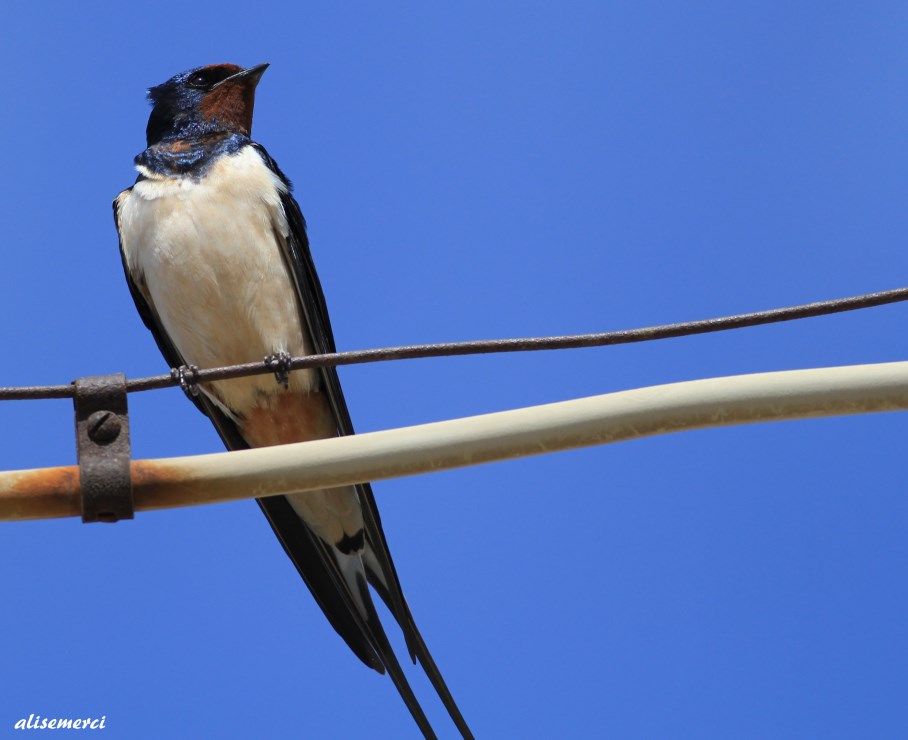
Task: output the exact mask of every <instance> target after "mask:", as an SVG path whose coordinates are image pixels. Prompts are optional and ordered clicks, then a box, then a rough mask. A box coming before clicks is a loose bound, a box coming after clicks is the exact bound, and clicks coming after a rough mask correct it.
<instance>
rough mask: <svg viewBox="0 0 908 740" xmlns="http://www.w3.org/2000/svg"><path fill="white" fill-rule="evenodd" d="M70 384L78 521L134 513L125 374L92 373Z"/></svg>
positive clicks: (111, 519)
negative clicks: (79, 491) (79, 497)
mask: <svg viewBox="0 0 908 740" xmlns="http://www.w3.org/2000/svg"><path fill="white" fill-rule="evenodd" d="M73 385H74V386H75V393H74V394H73V404H74V405H75V411H76V449H77V451H78V455H79V484H80V487H81V489H82V521H83V522H85V523H88V522H117V521H120V520H121V519H132V518H133V516H134V511H133V501H132V480H131V479H130V476H129V462H130V449H129V413H128V411H127V409H126V376H125V375H123V374H122V373H115V374H113V375H94V376H91V377H88V378H77V379H76V380H74V381H73Z"/></svg>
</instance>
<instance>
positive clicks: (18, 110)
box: [0, 1, 908, 738]
mask: <svg viewBox="0 0 908 740" xmlns="http://www.w3.org/2000/svg"><path fill="white" fill-rule="evenodd" d="M906 41H908V7H906V6H905V5H904V3H876V2H869V3H861V4H852V5H850V6H849V5H847V4H839V3H835V4H830V3H811V2H803V3H797V4H789V3H750V2H747V3H733V4H730V3H719V2H713V3H709V2H696V3H655V2H615V3H601V2H597V3H559V4H555V3H551V4H542V3H499V4H488V3H458V4H456V5H455V4H452V5H449V6H447V7H437V6H430V5H427V4H417V3H412V4H408V3H390V4H389V3H382V4H380V5H379V4H371V3H360V4H339V3H308V2H307V3H284V4H280V3H278V4H267V3H261V4H253V5H249V4H245V3H233V2H230V1H228V2H223V3H219V4H217V5H214V6H212V5H206V4H189V5H186V4H172V3H166V2H163V3H156V4H154V5H153V6H152V5H149V6H147V7H144V8H142V7H138V5H137V4H130V3H118V4H109V5H105V6H102V5H101V4H97V5H92V4H87V5H84V6H77V5H73V4H63V3H61V4H57V5H55V4H45V5H39V4H37V3H34V4H27V3H19V4H16V5H13V6H10V7H8V8H6V9H5V11H4V23H3V27H2V29H0V61H2V68H3V69H4V70H5V72H4V94H5V95H6V101H7V103H6V115H4V116H2V117H0V133H2V140H3V141H4V142H5V146H3V147H0V172H2V173H3V177H2V178H0V193H2V198H0V218H2V223H3V225H4V249H5V254H6V255H7V257H6V261H5V269H4V270H3V271H2V272H0V288H2V289H0V314H2V315H3V316H4V317H5V320H4V321H2V322H0V343H2V346H3V347H4V348H5V351H4V352H3V353H2V356H0V385H17V384H23V385H24V384H34V383H61V382H68V381H69V380H71V379H72V378H75V377H77V376H82V375H90V374H95V373H104V372H116V371H122V372H125V373H126V374H127V375H129V376H131V377H140V376H146V375H152V374H158V373H161V372H164V371H165V367H164V365H163V361H162V360H161V359H160V357H159V355H158V352H157V350H156V348H155V346H154V343H153V341H152V339H151V336H150V334H149V333H148V332H147V331H146V330H145V329H144V327H143V326H142V324H141V322H140V320H139V318H138V316H137V315H136V313H135V311H134V309H133V306H132V302H131V299H130V297H129V294H128V291H127V289H126V285H125V282H124V280H123V276H122V270H121V266H120V260H119V255H118V253H117V241H116V234H115V231H114V228H113V223H112V218H111V211H110V201H111V200H112V198H113V197H114V196H115V195H116V194H117V193H118V192H119V191H120V190H121V189H123V188H125V187H127V186H128V185H130V184H131V182H132V181H133V178H134V173H133V171H132V169H131V162H132V158H133V156H134V155H135V154H137V153H138V152H139V151H140V150H141V149H142V148H143V146H144V129H145V122H146V119H147V114H148V109H147V107H146V104H145V102H144V91H145V88H147V87H149V86H151V85H153V84H157V83H159V82H161V81H163V80H165V79H166V78H168V77H169V76H171V75H172V74H174V73H176V72H178V71H180V70H183V69H186V68H189V67H193V66H198V65H202V64H209V63H214V62H225V61H229V62H235V63H238V64H242V65H252V64H256V63H259V62H263V61H269V62H271V63H272V67H271V68H270V69H269V70H268V72H267V73H266V75H265V76H264V78H263V80H262V83H261V85H260V87H259V93H258V98H257V104H256V120H255V126H254V131H253V133H254V136H255V138H256V139H258V140H259V141H261V142H262V143H263V144H264V145H265V146H266V147H267V148H268V150H269V151H270V153H271V154H272V155H273V156H274V157H275V159H276V160H277V161H278V162H279V163H280V165H281V167H282V168H283V169H284V170H285V171H286V172H287V174H288V175H289V176H290V177H291V178H292V179H293V180H294V182H295V184H296V193H297V198H298V199H299V201H300V203H301V205H302V208H303V212H304V213H305V214H306V216H307V218H308V221H309V224H310V236H311V240H312V244H313V253H314V256H315V259H316V264H317V265H318V268H319V272H320V275H321V278H322V282H323V284H324V286H325V291H326V293H327V297H328V302H329V306H330V308H331V316H332V321H333V324H334V329H335V334H336V336H337V341H338V345H339V346H340V348H342V349H358V348H367V347H379V346H384V345H392V344H405V343H411V342H431V341H447V340H452V341H453V340H464V339H474V338H493V337H509V336H528V335H543V334H553V333H579V332H590V331H604V330H610V329H620V328H630V327H635V326H645V325H651V324H657V323H664V322H671V321H682V320H688V319H696V318H704V317H709V316H719V315H724V314H729V313H737V312H744V311H752V310H759V309H764V308H772V307H776V306H783V305H790V304H795V303H802V302H807V301H813V300H821V299H825V298H832V297H837V296H845V295H852V294H858V293H863V292H869V291H874V290H882V289H887V288H894V287H899V286H903V285H905V284H906V277H905V276H906V274H908V255H906V250H905V248H904V245H905V233H906V227H908V213H906V209H905V203H906V201H908V177H906V172H908V149H906V146H905V131H906V130H908V106H906V104H905V100H906V90H908V43H906ZM906 311H908V308H906V307H904V306H898V305H896V306H890V307H885V308H878V309H873V310H870V311H864V312H860V313H855V314H850V315H841V316H835V317H829V318H822V319H813V320H809V321H802V322H798V323H795V324H787V325H778V326H771V327H764V328H756V329H748V330H743V331H739V332H735V333H728V334H721V335H714V336H704V337H696V338H688V339H677V340H670V341H665V342H659V343H652V344H647V345H638V346H628V347H616V348H605V349H592V350H577V351H569V352H558V353H545V354H535V355H507V356H484V357H473V358H456V359H436V360H420V361H412V362H406V363H393V364H386V365H378V366H362V367H355V368H348V369H343V370H342V371H341V378H342V380H343V382H344V386H345V389H346V393H347V399H348V403H349V405H350V408H351V410H352V413H353V416H354V420H355V422H356V424H357V426H358V428H359V429H360V430H361V431H366V430H376V429H385V428H392V427H396V426H401V425H406V424H414V423H419V422H425V421H435V420H440V419H447V418H454V417H459V416H465V415H469V414H474V413H481V412H487V411H496V410H502V409H508V408H515V407H519V406H524V405H531V404H537V403H544V402H549V401H557V400H564V399H569V398H577V397H582V396H585V395H592V394H597V393H605V392H609V391H613V390H621V389H626V388H634V387H639V386H645V385H651V384H656V383H666V382H673V381H679V380H686V379H694V378H703V377H710V376H719V375H727V374H737V373H747V372H757V371H769V370H783V369H793V368H803V367H819V366H829V365H843V364H853V363H865V362H884V361H891V360H902V359H904V358H905V350H904V341H903V336H904V332H903V326H904V319H905V316H906ZM130 410H131V422H132V435H133V445H134V450H133V451H134V455H135V457H137V458H153V457H162V456H176V455H186V454H198V453H204V452H213V451H217V450H219V449H220V444H219V441H218V439H217V437H216V436H215V434H214V432H213V431H212V429H211V428H210V426H209V424H208V423H207V421H206V420H205V419H204V418H203V417H202V416H201V415H200V414H198V413H197V412H196V411H195V409H194V408H193V407H192V406H191V404H189V403H188V402H187V401H186V399H185V398H183V396H182V394H181V393H180V392H179V391H176V390H169V391H159V392H155V393H146V394H140V395H136V396H133V397H132V398H131V399H130ZM0 428H2V429H3V430H5V431H4V433H3V441H4V444H3V446H2V450H0V468H2V469H17V468H31V467H39V466H49V465H62V464H71V463H73V462H74V460H75V451H74V446H73V431H72V411H71V407H70V406H69V404H68V403H67V402H63V401H43V402H30V403H4V404H2V405H0ZM903 434H904V417H903V416H902V415H900V414H887V415H876V416H867V417H856V418H840V419H829V420H815V421H805V422H789V423H784V424H772V425H762V426H752V427H746V428H730V429H719V430H710V431H700V432H695V433H687V434H679V435H673V436H667V437H662V438H658V439H649V440H644V441H638V442H633V443H626V444H620V445H615V446H611V447H602V448H595V449H589V450H583V451H575V452H569V453H564V454H558V455H552V456H548V457H544V458H534V459H526V460H522V461H517V462H509V463H502V464H495V465H487V466H483V467H478V468H471V469H465V470H460V471H453V472H447V473H441V474H436V475H431V476H423V477H418V478H412V479H406V480H400V481H392V482H385V483H380V484H378V485H377V486H376V495H377V498H378V502H379V506H380V509H381V512H382V517H383V520H384V524H385V529H386V532H387V535H388V540H389V542H390V545H391V550H392V552H393V554H394V556H395V559H396V563H397V567H398V570H399V572H400V575H401V579H402V581H403V584H404V590H405V593H406V594H407V597H408V600H409V602H410V605H411V607H412V609H413V612H414V613H415V615H416V618H417V621H418V622H419V624H420V626H421V628H422V631H423V634H424V636H425V637H426V640H427V642H428V643H429V645H430V647H431V648H432V651H433V653H434V655H435V657H436V659H437V661H438V663H439V664H440V666H441V667H442V669H443V671H444V674H445V676H446V678H447V680H448V683H449V684H450V686H451V688H452V690H453V692H454V694H455V696H456V697H457V699H458V701H459V703H460V705H461V707H462V709H463V711H464V713H465V715H466V717H467V718H468V720H469V721H470V722H471V724H472V726H473V727H474V729H475V731H476V733H477V735H479V736H480V737H498V738H503V737H521V738H536V737H538V738H550V737H594V736H608V737H620V738H652V737H698V738H710V737H715V738H727V737H736V738H749V737H753V738H757V737H773V738H785V737H791V738H804V737H824V738H834V737H892V736H901V735H903V734H904V731H905V727H906V725H908V717H906V714H908V712H906V709H905V701H904V697H905V695H906V690H908V678H906V674H905V665H906V662H908V638H906V633H905V627H904V625H905V624H906V622H908V595H906V589H905V585H904V583H905V575H906V572H908V539H906V537H905V531H906V527H908V502H906V497H905V493H904V490H903V489H904V482H903V480H902V479H901V478H899V476H900V475H901V473H902V471H903V466H902V464H901V463H900V462H899V461H900V460H904V454H905V453H904V442H903ZM2 530H3V537H2V538H0V584H2V589H3V593H4V608H3V609H2V610H0V635H2V637H0V645H2V650H0V655H2V661H0V685H2V686H3V691H2V692H0V694H2V696H0V734H2V736H5V735H6V734H10V735H15V734H16V733H15V732H14V731H13V729H12V728H13V725H14V723H15V722H16V720H18V719H19V718H21V717H27V716H28V715H29V714H30V713H38V714H42V715H49V716H64V717H65V716H73V717H77V716H98V715H105V716H106V717H107V723H106V724H107V729H106V730H105V735H106V736H107V737H112V738H121V737H122V738H160V737H172V738H183V737H185V738H195V737H223V738H232V737H236V738H248V737H318V738H347V737H350V736H356V735H359V736H372V737H388V738H403V737H415V736H416V732H415V728H414V726H413V724H412V722H411V720H410V718H409V716H408V715H407V713H406V711H405V709H404V707H403V705H402V703H401V702H400V700H399V699H398V698H397V696H396V694H395V692H394V689H393V687H392V684H391V682H390V681H389V680H387V679H386V678H383V677H380V676H378V675H377V674H375V673H373V672H371V671H369V670H367V669H366V668H365V667H363V666H362V665H361V664H360V663H359V662H358V661H357V659H356V658H355V657H353V655H352V654H351V653H350V652H349V651H348V650H347V648H346V646H345V645H344V644H343V643H342V641H341V640H340V639H339V638H337V637H336V636H335V635H334V633H333V632H332V630H331V628H330V627H329V626H328V624H327V622H326V621H325V620H324V618H323V617H322V616H321V614H320V612H319V611H318V608H317V606H316V605H315V603H314V602H313V601H312V599H311V597H310V596H309V594H308V592H307V590H306V589H305V587H304V586H303V584H302V583H301V582H300V581H299V578H298V576H297V575H296V573H295V572H294V570H293V569H292V567H291V565H290V563H289V562H288V561H287V560H286V558H285V556H284V554H283V552H282V551H281V548H280V547H279V545H278V544H277V542H276V541H275V540H274V538H273V536H272V534H271V532H270V530H269V528H268V526H267V524H266V522H265V520H264V519H263V517H262V516H261V515H260V514H259V512H258V510H257V507H256V506H255V504H254V503H252V502H241V503H236V504H229V505H219V506H212V507H205V508H197V509H187V510H182V511H170V512H158V513H151V514H143V515H140V516H139V517H138V518H137V519H136V520H135V521H133V522H127V523H122V524H118V525H115V526H101V525H93V526H83V525H81V524H80V523H79V522H77V521H75V520H70V521H48V522H28V523H15V524H4V525H2ZM396 644H397V645H398V646H399V647H402V641H401V640H399V639H398V640H397V642H396ZM410 676H411V677H412V678H413V680H414V682H415V683H416V686H417V691H418V693H419V694H420V696H421V697H423V698H424V700H425V705H426V707H427V711H428V712H429V714H430V717H431V718H432V719H433V721H434V722H435V724H436V725H437V727H438V729H439V731H440V732H442V733H443V734H445V733H449V732H450V730H451V725H450V724H448V723H447V720H446V718H445V717H444V714H443V710H442V709H441V707H440V706H439V704H438V703H436V702H435V701H434V700H433V697H432V694H431V689H430V688H429V687H428V685H427V683H426V682H425V681H423V680H422V679H421V677H420V673H419V671H418V670H415V669H414V670H412V671H410ZM448 736H449V735H448Z"/></svg>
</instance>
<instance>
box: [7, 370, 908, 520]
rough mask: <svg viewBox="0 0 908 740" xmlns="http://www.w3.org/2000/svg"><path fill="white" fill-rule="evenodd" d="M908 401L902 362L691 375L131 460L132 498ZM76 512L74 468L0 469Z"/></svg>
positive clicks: (53, 505)
mask: <svg viewBox="0 0 908 740" xmlns="http://www.w3.org/2000/svg"><path fill="white" fill-rule="evenodd" d="M905 409H908V362H895V363H887V364H880V365H855V366H850V367H833V368H822V369H816V370H794V371H786V372H776V373H761V374H755V375H739V376H733V377H724V378H712V379H708V380H696V381H690V382H684V383H672V384H670V385H660V386H653V387H650V388H640V389H637V390H630V391H622V392H618V393H610V394H607V395H602V396H592V397H589V398H580V399H577V400H574V401H563V402H560V403H552V404H546V405H544V406H533V407H530V408H523V409H516V410H513V411H503V412H499V413H494V414H485V415H482V416H472V417H467V418H463V419H455V420H452V421H443V422H436V423H432V424H422V425H419V426H414V427H405V428H402V429H392V430H388V431H382V432H372V433H368V434H358V435H356V436H352V437H342V438H338V439H329V440H319V441H315V442H304V443H300V444H293V445H284V446H281V447H268V448H263V449H256V450H245V451H241V452H229V453H217V454H211V455H200V456H194V457H180V458H170V459H162V460H147V461H135V462H133V463H132V477H133V491H134V494H135V502H136V509H137V510H148V509H161V508H170V507H176V506H190V505H195V504H204V503H215V502H221V501H231V500H235V499H242V498H251V497H258V496H270V495H275V494H281V493H290V492H295V491H305V490H314V489H320V488H328V487H332V486H340V485H347V484H351V483H358V482H363V481H368V480H371V481H375V480H383V479H386V478H396V477H401V476H406V475H415V474H417V473H427V472H432V471H435V470H446V469H450V468H457V467H463V466H467V465H476V464H479V463H484V462H492V461H496V460H506V459H511V458H516V457H523V456H526V455H536V454H541V453H544V452H555V451H557V450H566V449H571V448H575V447H586V446H590V445H597V444H607V443H609V442H619V441H624V440H630V439H636V438H638V437H646V436H651V435H655V434H665V433H668V432H676V431H681V430H685V429H703V428H706V427H716V426H727V425H732V424H746V423H753V422H760V421H780V420H785V419H802V418H812V417H821V416H839V415H846V414H861V413H873V412H879V411H896V410H905ZM78 515H79V489H78V469H77V468H75V467H69V468H48V469H43V470H34V471H12V472H6V473H0V519H7V520H8V519H28V518H46V517H58V516H78Z"/></svg>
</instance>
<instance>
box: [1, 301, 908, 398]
mask: <svg viewBox="0 0 908 740" xmlns="http://www.w3.org/2000/svg"><path fill="white" fill-rule="evenodd" d="M906 300H908V288H896V289H895V290H885V291H880V292H878V293H868V294H866V295H859V296H853V297H850V298H836V299H834V300H831V301H819V302H817V303H807V304H804V305H800V306H789V307H787V308H773V309H770V310H769V311H757V312H754V313H744V314H737V315H735V316H724V317H722V318H716V319H701V320H699V321H685V322H681V323H678V324H664V325H662V326H650V327H644V328H642V329H625V330H621V331H610V332H602V333H598V334H574V335H569V336H556V337H529V338H525V339H486V340H480V341H473V342H442V343H439V344H414V345H409V346H404V347H384V348H381V349H363V350H354V351H352V352H334V353H331V354H325V355H310V356H308V357H294V358H293V359H292V360H291V362H290V368H291V369H293V370H302V369H305V368H313V367H323V366H326V365H335V366H339V365H359V364H363V363H367V362H387V361H389V360H412V359H416V358H420V357H451V356H455V355H481V354H490V353H493V352H533V351H539V350H550V349H578V348H581V347H605V346H607V345H613V344H630V343H632V342H648V341H652V340H655V339H669V338H671V337H684V336H691V335H694V334H707V333H710V332H715V331H727V330H729V329H741V328H743V327H746V326H758V325H760V324H775V323H778V322H780V321H793V320H795V319H806V318H810V317H813V316H825V315H828V314H833V313H842V312H843V311H854V310H856V309H859V308H872V307H874V306H883V305H886V304H888V303H898V302H899V301H906ZM271 372H274V368H272V367H270V366H268V365H266V364H265V363H264V362H248V363H245V364H242V365H230V366H227V367H220V368H212V369H208V370H199V371H198V372H196V373H193V382H195V383H204V382H209V381H212V380H227V379H229V378H241V377H245V376H247V375H263V374H265V373H271ZM178 384H179V381H178V380H177V379H176V378H174V376H173V375H172V374H169V375H155V376H153V377H150V378H136V379H134V380H128V381H127V382H126V388H127V390H128V391H129V392H130V393H134V392H137V391H150V390H156V389H158V388H169V387H172V386H174V385H178ZM72 396H73V386H72V385H44V386H31V387H21V388H0V401H12V400H29V399H36V398H72Z"/></svg>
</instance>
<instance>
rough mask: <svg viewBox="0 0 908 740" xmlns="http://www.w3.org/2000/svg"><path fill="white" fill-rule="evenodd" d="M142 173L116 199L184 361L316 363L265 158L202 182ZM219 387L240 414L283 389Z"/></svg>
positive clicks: (250, 381) (305, 382) (248, 152)
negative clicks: (279, 357) (281, 358)
mask: <svg viewBox="0 0 908 740" xmlns="http://www.w3.org/2000/svg"><path fill="white" fill-rule="evenodd" d="M143 174H146V175H147V176H148V179H145V180H141V181H140V182H138V183H136V184H135V186H134V187H133V188H132V191H131V192H129V191H127V192H124V193H121V195H120V197H119V198H118V213H119V227H120V238H121V241H122V245H123V252H124V254H125V257H126V263H127V266H128V268H129V271H130V274H131V275H132V278H133V280H134V281H135V282H136V284H137V285H139V287H140V289H141V290H142V291H143V292H144V294H145V297H146V299H147V300H148V302H149V304H150V305H151V306H152V307H153V309H154V310H155V311H156V313H157V314H158V317H159V319H160V321H161V324H162V325H163V328H164V330H165V331H166V332H167V334H168V335H169V336H170V338H171V340H172V341H173V343H174V345H175V346H176V348H177V350H178V351H179V352H180V354H181V355H182V356H183V359H184V360H185V362H186V363H187V364H191V365H198V366H199V367H202V368H206V367H216V366H219V365H227V364H234V363H240V362H255V361H261V360H262V358H263V357H264V356H265V355H268V354H272V353H275V352H279V351H283V352H289V353H290V354H292V355H301V354H311V352H312V348H311V346H310V343H309V340H308V335H307V334H306V333H305V332H304V331H303V329H302V326H301V317H300V307H299V305H298V301H297V297H296V290H295V288H294V286H293V282H292V279H291V277H290V274H289V273H288V270H287V266H286V264H285V263H284V259H283V256H282V251H281V240H283V239H284V238H286V236H287V233H288V228H287V219H286V217H285V215H284V212H283V208H282V206H281V202H280V196H281V193H282V192H284V191H286V186H285V185H284V183H283V182H281V180H280V179H279V178H278V177H277V176H276V175H275V174H274V173H273V172H271V170H269V169H268V167H267V166H266V165H265V163H264V161H263V160H262V158H261V156H260V155H259V153H258V152H257V151H256V150H255V149H253V148H252V147H249V146H247V147H244V148H243V149H242V150H240V152H238V153H237V154H234V155H231V156H225V157H222V158H221V159H220V160H219V161H218V162H216V163H215V164H214V165H213V166H212V168H211V170H210V171H209V173H208V174H207V176H205V177H203V178H201V179H199V180H193V179H191V178H188V177H187V178H174V177H162V176H156V175H152V174H150V173H143ZM215 385H216V395H217V396H220V400H221V401H222V402H223V403H224V404H225V405H226V406H227V407H229V408H230V409H232V410H234V411H237V412H240V413H243V412H244V411H245V410H246V409H248V408H249V407H251V406H252V405H253V404H254V403H256V399H257V398H258V400H261V396H262V394H263V393H265V394H269V395H270V394H272V393H274V392H275V391H276V390H277V385H276V383H275V380H274V377H273V376H269V375H261V376H255V377H251V378H242V379H238V380H231V381H223V382H219V383H217V384H215ZM313 385H314V376H313V374H312V373H311V372H307V373H304V372H296V373H293V376H292V378H291V388H293V389H295V390H303V391H307V390H309V389H310V387H312V386H313Z"/></svg>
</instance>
